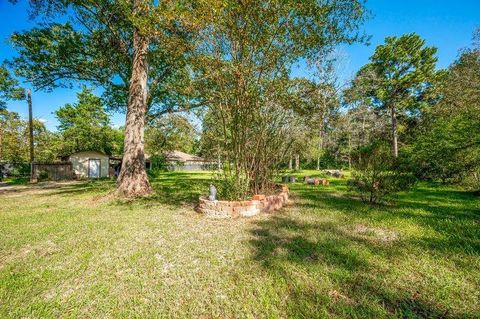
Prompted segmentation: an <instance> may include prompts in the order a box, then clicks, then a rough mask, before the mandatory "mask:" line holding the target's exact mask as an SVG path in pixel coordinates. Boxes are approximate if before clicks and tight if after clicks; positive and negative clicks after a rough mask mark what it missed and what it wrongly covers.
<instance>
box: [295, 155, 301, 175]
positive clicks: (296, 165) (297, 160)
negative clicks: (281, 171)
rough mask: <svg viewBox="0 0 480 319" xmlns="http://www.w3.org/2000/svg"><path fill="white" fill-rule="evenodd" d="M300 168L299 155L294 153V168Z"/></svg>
mask: <svg viewBox="0 0 480 319" xmlns="http://www.w3.org/2000/svg"><path fill="white" fill-rule="evenodd" d="M299 169H300V155H298V154H296V155H295V170H297V171H298V170H299Z"/></svg>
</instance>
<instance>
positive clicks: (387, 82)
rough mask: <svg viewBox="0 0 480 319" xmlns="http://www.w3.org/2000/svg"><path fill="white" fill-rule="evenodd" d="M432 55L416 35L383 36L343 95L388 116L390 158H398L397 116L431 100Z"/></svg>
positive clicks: (434, 73) (433, 73) (416, 111)
mask: <svg viewBox="0 0 480 319" xmlns="http://www.w3.org/2000/svg"><path fill="white" fill-rule="evenodd" d="M436 52H437V49H436V48H434V47H427V46H425V41H424V40H423V39H421V38H420V37H419V36H418V35H416V34H406V35H403V36H401V37H387V38H386V39H385V43H384V44H382V45H379V46H378V47H377V48H376V49H375V53H374V54H373V55H372V56H371V57H370V63H369V64H367V65H365V66H363V67H362V68H361V69H360V71H358V73H357V75H356V77H355V79H354V81H353V84H352V89H351V91H350V92H348V93H347V94H348V95H349V96H350V97H352V98H353V99H357V100H359V99H368V103H369V104H370V105H372V106H373V107H375V108H378V109H380V110H385V111H388V112H389V113H390V118H391V128H392V133H391V140H392V149H393V154H394V156H398V131H397V126H398V125H397V116H398V114H399V113H400V114H406V113H409V114H416V113H418V112H419V111H420V110H421V109H422V106H424V105H425V103H427V102H429V101H430V99H431V98H432V96H431V94H430V93H431V91H432V84H433V83H434V82H435V81H436V75H437V73H436V71H435V64H436V62H437V58H436V56H435V53H436Z"/></svg>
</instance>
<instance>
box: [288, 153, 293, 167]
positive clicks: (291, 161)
mask: <svg viewBox="0 0 480 319" xmlns="http://www.w3.org/2000/svg"><path fill="white" fill-rule="evenodd" d="M288 169H289V170H292V169H293V160H292V156H290V159H289V160H288Z"/></svg>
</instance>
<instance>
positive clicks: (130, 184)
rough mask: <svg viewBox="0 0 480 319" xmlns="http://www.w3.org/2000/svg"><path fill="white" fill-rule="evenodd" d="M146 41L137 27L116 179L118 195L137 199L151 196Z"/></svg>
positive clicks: (140, 4)
mask: <svg viewBox="0 0 480 319" xmlns="http://www.w3.org/2000/svg"><path fill="white" fill-rule="evenodd" d="M144 6H145V4H144V3H143V1H142V0H136V1H135V10H136V11H137V12H142V11H143V10H144V9H145V7H144ZM148 45H149V39H148V37H147V36H145V35H143V34H141V32H140V30H138V29H137V28H136V29H135V30H134V33H133V46H134V53H133V65H132V76H131V79H130V87H129V91H128V109H127V119H126V123H125V143H124V154H123V160H122V168H121V170H120V174H119V176H118V180H117V194H118V195H121V196H125V197H138V196H143V195H147V194H150V193H152V188H151V186H150V182H149V181H148V176H147V173H146V171H145V146H144V129H145V116H146V113H147V96H148V90H147V78H148V59H147V54H148Z"/></svg>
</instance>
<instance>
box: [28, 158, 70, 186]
mask: <svg viewBox="0 0 480 319" xmlns="http://www.w3.org/2000/svg"><path fill="white" fill-rule="evenodd" d="M33 177H34V178H36V179H38V180H47V179H48V180H52V181H58V180H62V179H73V178H74V174H73V169H72V163H71V162H61V163H35V164H33Z"/></svg>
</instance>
